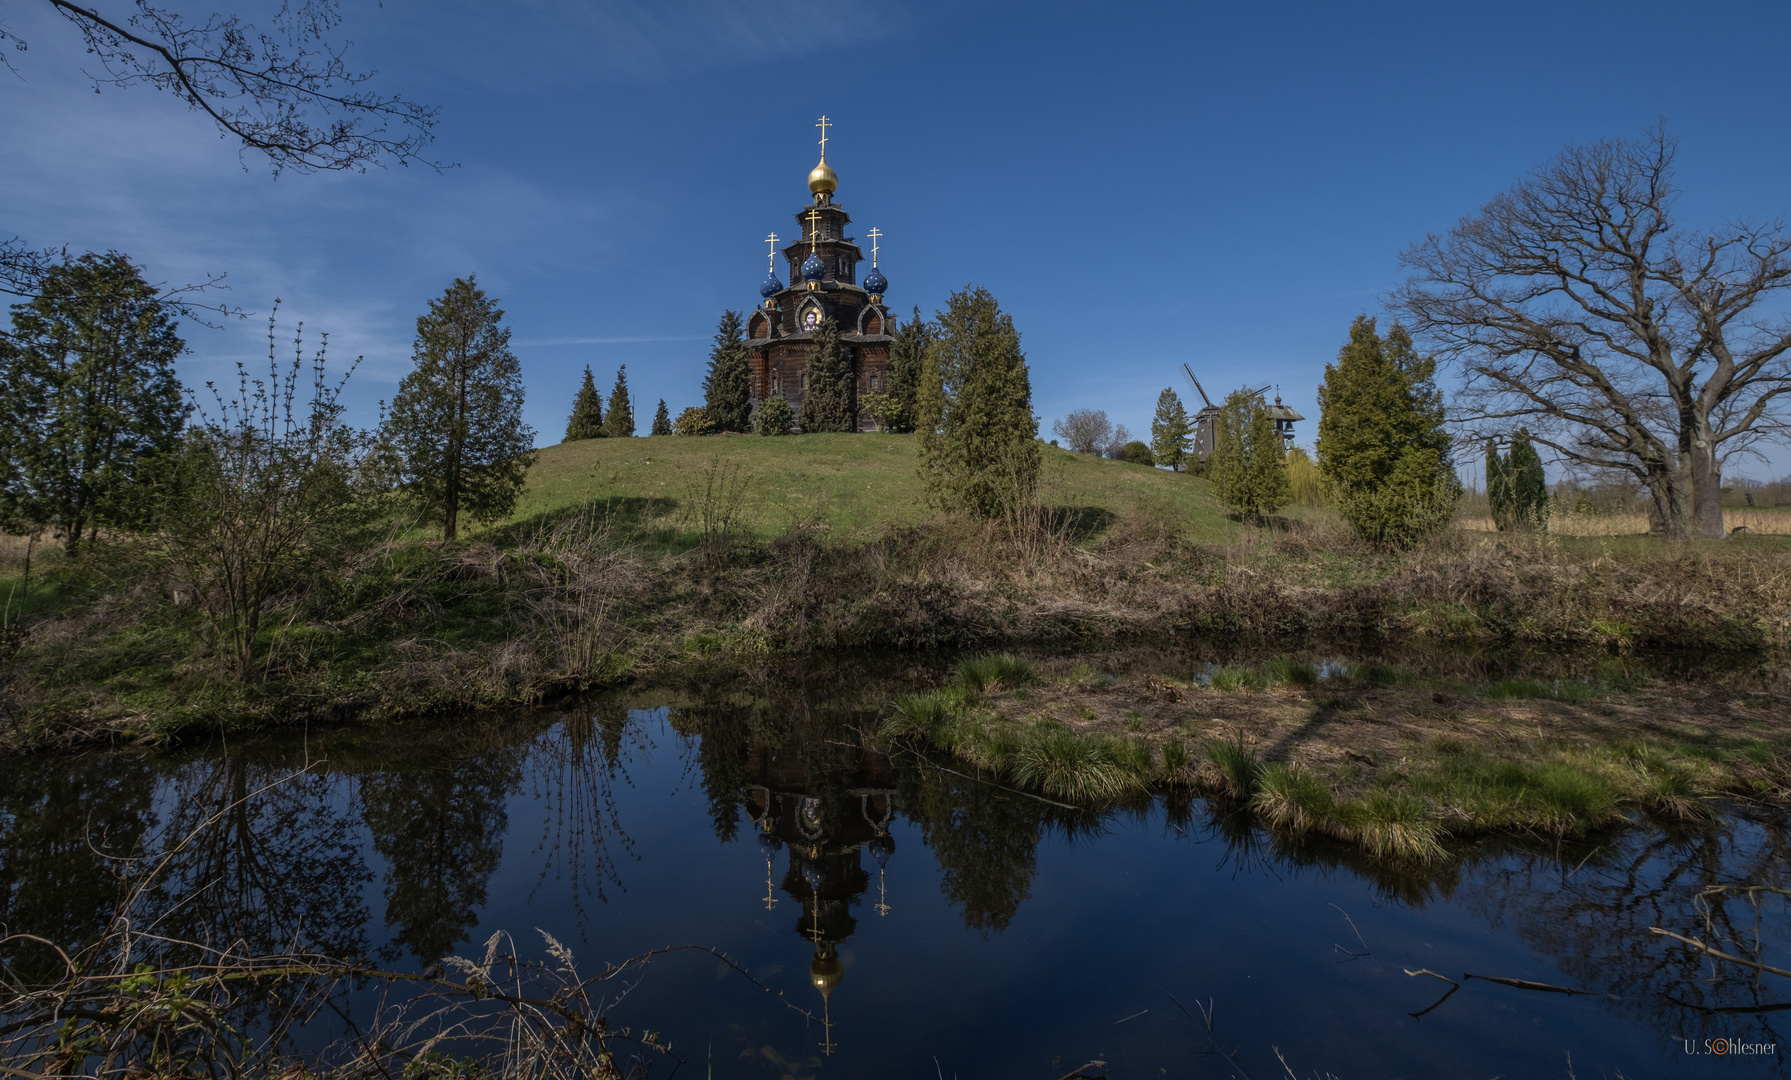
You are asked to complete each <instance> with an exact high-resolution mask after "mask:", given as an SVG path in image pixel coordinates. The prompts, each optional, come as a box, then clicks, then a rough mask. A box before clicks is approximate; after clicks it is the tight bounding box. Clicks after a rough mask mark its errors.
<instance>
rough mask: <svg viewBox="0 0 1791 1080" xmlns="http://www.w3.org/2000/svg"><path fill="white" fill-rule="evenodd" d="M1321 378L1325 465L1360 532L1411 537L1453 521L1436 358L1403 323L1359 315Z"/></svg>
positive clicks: (1388, 538)
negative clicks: (1379, 327) (1383, 328)
mask: <svg viewBox="0 0 1791 1080" xmlns="http://www.w3.org/2000/svg"><path fill="white" fill-rule="evenodd" d="M1349 335H1350V336H1349V342H1348V344H1346V345H1344V347H1343V348H1342V349H1341V350H1340V351H1339V352H1338V354H1337V362H1336V363H1335V364H1327V365H1326V366H1325V382H1324V385H1323V386H1321V387H1319V391H1318V404H1319V409H1320V413H1319V421H1318V465H1319V470H1320V472H1321V473H1322V474H1323V475H1324V478H1325V482H1326V484H1327V485H1329V487H1330V489H1331V493H1332V495H1333V497H1334V499H1335V501H1336V504H1337V508H1338V510H1339V512H1340V513H1342V515H1343V517H1344V519H1345V520H1346V521H1348V522H1349V523H1350V525H1351V527H1353V528H1354V529H1355V531H1356V532H1357V534H1358V535H1360V536H1362V537H1364V538H1366V539H1370V540H1376V541H1383V542H1388V543H1394V544H1409V543H1413V542H1416V541H1417V540H1418V539H1421V538H1422V537H1423V536H1425V535H1427V534H1429V533H1431V532H1434V531H1436V530H1437V529H1440V528H1442V527H1443V526H1444V525H1446V524H1447V523H1448V521H1449V517H1450V515H1451V513H1452V512H1453V509H1454V505H1455V500H1456V498H1457V497H1458V495H1459V484H1458V483H1457V482H1456V480H1455V473H1454V469H1453V467H1452V465H1451V462H1450V438H1449V434H1448V432H1447V431H1445V430H1444V428H1443V418H1444V414H1443V396H1442V393H1441V392H1440V391H1439V390H1437V387H1436V383H1435V381H1434V380H1435V374H1436V363H1435V361H1433V360H1430V359H1427V358H1425V357H1421V356H1419V355H1418V353H1417V350H1416V349H1415V348H1414V347H1413V345H1412V339H1411V336H1410V335H1408V334H1407V333H1406V331H1405V328H1404V327H1402V326H1400V325H1399V324H1397V323H1395V324H1394V325H1393V328H1392V329H1391V330H1389V331H1388V332H1387V336H1386V338H1385V339H1384V340H1383V339H1382V338H1381V336H1380V335H1379V334H1378V333H1376V331H1375V325H1374V320H1373V319H1371V318H1369V317H1368V316H1366V315H1359V316H1357V317H1356V320H1355V322H1354V323H1353V324H1351V326H1350V332H1349Z"/></svg>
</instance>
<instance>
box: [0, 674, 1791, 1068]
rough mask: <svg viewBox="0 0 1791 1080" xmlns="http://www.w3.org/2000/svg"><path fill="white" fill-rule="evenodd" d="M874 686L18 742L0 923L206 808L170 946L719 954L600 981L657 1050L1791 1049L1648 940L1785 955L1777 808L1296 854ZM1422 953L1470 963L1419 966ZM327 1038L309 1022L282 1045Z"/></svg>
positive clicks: (1735, 987) (1320, 1056)
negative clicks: (509, 947) (178, 742)
mask: <svg viewBox="0 0 1791 1080" xmlns="http://www.w3.org/2000/svg"><path fill="white" fill-rule="evenodd" d="M910 674H912V673H910ZM848 684H850V685H852V686H853V688H852V689H850V690H842V686H843V685H848ZM878 700H880V696H879V693H877V692H876V691H875V687H873V688H872V689H871V690H869V691H867V690H865V689H864V687H863V685H860V684H858V683H856V682H855V680H854V679H851V678H847V679H841V678H832V677H830V678H828V679H824V680H818V681H816V682H814V683H813V684H810V683H808V682H805V681H804V679H803V678H802V677H800V676H799V675H798V676H794V677H792V676H789V675H787V674H780V675H779V676H778V677H777V678H775V679H774V678H771V677H770V676H766V677H765V678H764V679H763V680H761V681H760V682H759V683H757V684H756V685H755V684H754V683H753V682H752V681H751V680H748V681H747V682H745V683H742V682H739V681H737V680H736V681H718V682H717V683H716V684H715V685H713V686H710V687H706V688H705V687H702V686H695V687H685V688H682V689H680V690H679V691H677V692H676V693H672V692H669V691H668V692H662V693H659V694H657V695H654V694H643V695H640V696H637V697H634V698H626V697H622V698H612V699H606V700H604V701H601V702H598V703H596V704H587V705H583V706H581V707H579V708H577V709H570V710H559V711H544V712H539V713H532V714H527V715H511V716H504V717H493V716H486V717H475V718H466V719H455V720H453V721H451V722H450V721H446V720H437V721H433V722H431V723H428V724H415V725H405V726H400V727H393V728H385V729H379V730H367V729H334V730H327V731H316V730H312V731H308V732H306V731H293V732H290V733H284V734H281V735H279V736H277V737H261V738H257V739H255V740H253V741H248V742H243V741H233V742H229V743H227V744H226V743H219V744H217V745H214V746H208V747H205V748H202V749H189V750H186V751H183V752H175V753H163V754H155V755H152V754H145V753H122V752H118V753H107V754H91V755H84V756H80V757H75V758H69V757H39V758H32V759H28V760H25V761H23V762H15V763H12V764H11V765H9V767H8V769H7V770H6V774H5V775H4V777H0V883H3V885H4V893H3V894H0V895H3V899H4V911H3V914H0V918H3V921H4V923H5V924H6V926H7V927H8V928H9V929H11V930H14V931H18V930H25V931H29V932H31V933H35V934H38V935H41V936H43V937H46V938H50V939H52V940H56V941H59V942H69V943H72V942H79V941H82V940H83V938H84V935H91V934H92V933H93V932H94V928H95V927H96V926H98V925H99V924H100V923H101V922H103V921H104V919H105V916H106V913H107V912H108V911H110V910H111V905H112V903H113V901H114V898H115V892H116V884H115V877H114V869H115V864H113V863H111V862H110V861H108V860H107V859H106V858H105V857H103V856H102V855H101V854H100V852H102V851H113V852H120V851H127V850H132V849H135V848H138V847H141V846H148V847H151V848H156V847H159V848H161V849H163V850H166V849H168V848H169V847H170V846H171V843H172V841H173V840H174V839H175V838H182V837H187V836H189V835H191V836H193V837H194V839H193V841H192V842H190V843H188V844H187V845H186V846H185V847H184V848H181V849H180V850H179V851H178V852H177V853H176V855H175V856H174V859H173V861H172V863H171V871H170V874H169V876H168V879H167V881H166V883H165V885H164V886H163V887H162V888H161V889H160V890H158V893H157V895H156V896H154V897H151V898H150V899H149V901H148V902H149V903H150V904H151V905H152V906H154V907H156V911H155V912H154V913H153V915H154V919H155V925H156V926H157V927H158V929H159V930H160V931H161V932H164V933H166V934H168V935H169V936H172V937H177V938H184V939H187V940H213V941H223V940H241V941H242V942H243V943H244V945H245V947H246V948H249V949H252V950H259V951H266V952H272V951H277V950H279V949H281V948H282V947H284V946H286V945H288V944H291V943H295V942H296V943H300V944H303V945H305V946H307V947H312V948H316V949H319V950H323V951H326V952H329V953H332V954H334V955H339V956H358V955H367V956H370V957H373V958H375V959H376V960H377V961H378V962H379V963H381V964H383V965H386V966H389V967H395V968H400V969H404V970H419V971H420V970H424V969H427V968H429V967H430V966H431V965H433V964H435V963H437V962H438V961H440V960H441V959H442V957H444V956H446V955H450V954H463V955H476V954H478V953H479V952H480V951H482V949H483V948H484V944H485V942H486V941H487V939H488V938H489V937H490V936H491V935H492V934H493V933H495V932H498V931H505V932H508V933H509V934H511V935H513V936H514V938H515V939H516V943H517V947H518V948H519V950H521V951H523V952H525V953H526V952H531V951H533V952H542V951H543V950H544V949H545V943H544V939H543V938H541V937H540V936H539V935H538V933H537V931H544V932H546V933H547V934H550V935H552V936H553V938H555V939H556V940H557V941H559V942H561V943H563V944H564V945H565V946H566V947H567V948H569V949H570V950H571V951H572V952H573V953H574V954H575V955H576V956H577V958H578V960H579V962H580V964H581V965H588V966H590V967H591V968H597V967H601V965H602V964H603V963H604V962H606V961H618V960H622V959H625V958H628V957H632V956H635V955H637V954H641V953H645V952H647V951H649V950H652V949H656V948H660V947H663V946H667V945H678V944H701V945H707V946H712V947H714V948H716V949H718V950H720V951H721V952H722V953H725V954H726V956H727V957H729V958H730V959H731V960H732V961H734V962H735V963H736V964H737V965H738V966H739V968H741V969H743V970H744V972H746V973H747V974H745V975H743V974H740V973H738V972H736V971H735V970H733V969H731V968H730V967H728V966H727V965H725V964H723V963H722V962H721V961H720V960H718V959H716V958H715V957H714V956H712V955H710V954H707V953H694V952H685V953H669V954H666V955H663V956H660V957H658V958H656V959H655V960H653V961H652V963H651V964H650V965H648V966H647V967H646V968H645V969H644V974H643V975H642V976H641V977H640V978H639V980H638V983H637V984H635V985H634V989H632V991H630V992H629V993H628V994H627V996H626V997H625V999H623V1000H621V1001H619V1002H617V1003H616V1004H614V1005H613V1007H612V1010H613V1011H612V1013H611V1015H612V1016H613V1017H614V1018H615V1022H616V1023H625V1024H631V1025H640V1026H644V1027H649V1028H651V1029H653V1030H655V1031H657V1032H659V1033H661V1034H662V1036H663V1037H664V1038H665V1039H666V1040H668V1041H669V1042H670V1043H671V1045H672V1049H673V1053H674V1055H675V1056H676V1058H678V1059H681V1060H682V1062H683V1064H682V1065H677V1063H676V1062H675V1061H673V1060H671V1059H661V1061H660V1063H659V1064H658V1065H657V1066H656V1067H655V1071H654V1075H670V1074H671V1073H672V1072H673V1071H674V1067H675V1066H676V1068H675V1071H676V1073H677V1075H680V1076H699V1077H700V1076H711V1075H712V1076H716V1077H798V1076H801V1077H809V1076H813V1077H825V1076H837V1077H854V1078H859V1077H863V1078H873V1077H889V1078H895V1077H902V1078H910V1080H912V1078H921V1077H942V1078H946V1077H957V1078H960V1080H972V1078H997V1077H1027V1078H1035V1077H1036V1078H1045V1080H1054V1078H1057V1077H1062V1076H1064V1075H1065V1074H1066V1073H1069V1072H1070V1071H1072V1070H1074V1069H1076V1068H1078V1067H1079V1066H1082V1065H1084V1064H1085V1063H1088V1062H1091V1061H1100V1062H1104V1063H1105V1064H1104V1065H1103V1066H1101V1067H1099V1068H1096V1069H1093V1070H1090V1071H1091V1072H1093V1073H1099V1074H1102V1075H1107V1076H1112V1077H1158V1076H1195V1077H1199V1076H1212V1077H1225V1076H1240V1077H1255V1078H1262V1077H1271V1076H1287V1075H1288V1074H1289V1073H1291V1074H1293V1075H1294V1076H1297V1077H1299V1078H1302V1080H1304V1078H1306V1077H1311V1076H1321V1077H1322V1076H1335V1077H1338V1078H1342V1080H1354V1078H1359V1077H1402V1076H1410V1077H1430V1076H1450V1077H1470V1076H1473V1077H1491V1076H1506V1077H1515V1076H1539V1077H1568V1076H1579V1077H1594V1076H1599V1077H1615V1076H1617V1075H1619V1074H1621V1075H1622V1076H1625V1077H1630V1078H1641V1077H1655V1076H1679V1075H1688V1076H1689V1075H1723V1076H1734V1075H1783V1074H1784V1073H1785V1072H1786V1069H1785V1065H1784V1061H1785V1055H1784V1053H1783V1051H1782V1048H1778V1049H1775V1051H1774V1052H1773V1053H1769V1054H1763V1055H1756V1056H1747V1057H1739V1056H1735V1055H1721V1054H1715V1053H1711V1052H1709V1051H1710V1050H1711V1049H1712V1048H1715V1047H1716V1046H1717V1044H1715V1043H1712V1042H1707V1040H1719V1039H1730V1040H1735V1041H1736V1042H1739V1043H1747V1044H1761V1043H1769V1044H1779V1043H1780V1042H1781V1039H1780V1035H1779V1030H1778V1029H1779V1026H1780V1025H1781V1024H1782V1023H1783V1022H1784V1018H1786V1017H1787V1016H1791V1006H1788V1005H1783V1004H1781V1003H1782V1002H1787V1001H1791V980H1785V979H1780V978H1777V977H1774V976H1760V977H1744V976H1745V974H1746V973H1745V971H1744V969H1741V968H1737V967H1734V966H1728V967H1726V968H1724V969H1723V972H1722V974H1723V975H1724V979H1723V980H1721V981H1712V978H1713V970H1714V969H1713V968H1712V965H1711V963H1710V962H1709V961H1707V960H1702V959H1700V958H1698V957H1697V956H1696V955H1695V954H1693V953H1692V951H1691V950H1690V949H1688V948H1686V947H1684V946H1681V945H1679V944H1678V943H1676V942H1673V941H1671V940H1669V939H1666V938H1663V937H1660V936H1658V935H1654V934H1651V933H1650V932H1649V928H1650V927H1662V928H1665V929H1669V930H1672V931H1674V932H1677V933H1683V934H1689V935H1692V936H1698V937H1704V938H1714V939H1721V940H1724V941H1729V942H1743V943H1745V944H1747V945H1748V947H1750V948H1751V947H1755V946H1758V947H1759V948H1760V950H1761V955H1762V956H1763V957H1764V958H1765V960H1766V961H1767V962H1768V963H1776V964H1779V965H1784V964H1785V961H1786V959H1787V958H1791V953H1788V952H1787V946H1791V913H1787V912H1786V911H1785V910H1784V905H1783V902H1782V901H1783V898H1782V897H1780V896H1776V895H1771V894H1768V895H1767V897H1766V899H1765V900H1764V901H1763V902H1761V903H1759V904H1757V905H1754V904H1750V903H1748V902H1746V901H1744V900H1743V899H1739V898H1736V897H1734V896H1722V895H1718V896H1710V895H1705V896H1703V897H1702V898H1701V896H1700V894H1701V892H1702V891H1703V890H1706V889H1707V888H1708V887H1710V886H1715V885H1731V884H1743V883H1746V884H1754V885H1770V886H1775V887H1779V888H1787V887H1791V862H1788V861H1787V858H1786V857H1787V855H1788V854H1791V830H1788V829H1787V826H1786V822H1784V821H1783V820H1780V819H1779V818H1778V817H1776V816H1773V815H1771V814H1766V813H1757V812H1755V811H1753V810H1750V809H1748V808H1746V807H1733V808H1730V811H1729V812H1728V813H1727V814H1726V815H1725V816H1724V817H1723V818H1722V819H1721V820H1720V821H1719V822H1716V823H1714V824H1711V825H1708V826H1700V827H1697V828H1686V829H1681V830H1676V831H1663V830H1662V829H1661V828H1660V827H1658V826H1652V825H1637V826H1635V827H1632V828H1627V829H1623V830H1619V831H1614V832H1608V833H1605V834H1602V835H1599V836H1596V837H1593V838H1590V839H1589V840H1587V841H1585V842H1556V841H1553V840H1546V839H1538V838H1520V837H1499V838H1493V839H1489V840H1487V841H1485V842H1482V843H1480V844H1478V845H1476V846H1473V847H1471V848H1467V849H1465V850H1463V851H1461V852H1460V853H1459V857H1458V858H1456V859H1455V860H1453V861H1451V862H1450V863H1449V864H1448V865H1446V866H1443V867H1440V868H1433V869H1432V870H1429V871H1417V870H1413V869H1410V868H1401V867H1397V866H1387V865H1377V864H1375V863H1373V862H1371V861H1370V860H1368V859H1366V858H1365V857H1363V856H1361V855H1359V854H1358V853H1355V852H1353V851H1351V850H1348V849H1345V848H1342V847H1336V846H1327V845H1323V844H1304V845H1294V844H1289V843H1286V842H1283V841H1281V840H1278V839H1277V838H1275V837H1274V836H1272V835H1270V834H1268V833H1267V832H1265V831H1264V830H1262V829H1261V828H1260V827H1258V826H1257V825H1255V824H1254V823H1252V822H1251V821H1249V820H1248V819H1247V818H1245V817H1242V816H1240V815H1239V813H1238V812H1236V811H1234V810H1231V809H1228V808H1226V807H1223V806H1219V805H1215V804H1208V803H1206V802H1203V801H1200V800H1191V799H1175V798H1168V799H1165V798H1161V797H1159V798H1156V799H1152V800H1141V801H1139V802H1137V803H1135V804H1131V805H1126V806H1122V807H1116V808H1110V809H1106V810H1103V811H1100V812H1087V811H1080V810H1074V809H1070V808H1067V807H1063V806H1060V805H1056V804H1052V803H1049V802H1046V801H1043V800H1040V799H1037V798H1034V797H1030V796H1027V795H1024V794H1021V793H1017V792H1014V791H1011V790H1008V789H1005V788H1003V787H1001V786H999V785H995V784H991V783H988V782H984V781H981V780H978V779H975V778H972V777H968V776H963V775H959V774H958V773H956V772H954V771H952V770H951V769H949V768H947V767H945V763H939V762H929V761H926V760H924V759H921V758H917V757H913V756H897V757H895V758H891V757H888V756H885V755H883V754H879V753H876V752H873V751H871V750H868V749H866V748H865V747H864V745H863V743H862V742H861V740H860V738H859V737H858V734H857V731H858V730H860V729H862V728H863V727H864V726H865V725H866V724H867V723H869V722H870V721H871V719H872V718H873V716H874V713H875V709H876V704H875V703H876V701H878ZM295 774H296V775H295ZM288 777H290V779H283V778H288ZM263 789H265V790H263ZM214 817H215V818H216V820H215V821H214V822H213V824H212V825H210V826H209V827H207V828H204V829H199V828H198V826H199V825H200V823H202V822H204V821H206V820H208V819H211V818H214ZM11 959H12V960H14V961H15V962H17V963H20V964H26V963H27V961H26V960H24V959H21V958H20V957H19V956H17V955H15V956H12V957H11ZM1426 970H1427V971H1430V972H1436V973H1438V974H1439V975H1442V976H1446V977H1447V978H1448V979H1449V980H1452V981H1453V983H1454V984H1459V985H1458V987H1457V988H1454V989H1452V984H1451V982H1446V981H1444V980H1443V979H1439V978H1437V977H1434V976H1432V975H1429V974H1420V975H1416V976H1414V975H1410V974H1408V972H1417V971H1426ZM1466 974H1472V975H1475V976H1481V977H1493V978H1501V979H1508V980H1522V981H1526V982H1529V983H1541V984H1548V985H1550V986H1554V987H1565V988H1570V989H1574V990H1579V991H1585V992H1584V993H1576V994H1573V995H1567V994H1563V993H1558V992H1549V991H1545V990H1538V989H1529V988H1524V987H1520V986H1516V985H1511V984H1509V983H1501V982H1495V981H1489V979H1487V978H1473V979H1464V975H1466ZM748 976H750V978H749V977H748ZM755 983H756V984H757V985H755ZM761 987H762V988H761ZM766 989H769V990H771V991H774V993H766V992H765V991H766ZM780 995H781V996H780ZM357 1000H358V999H356V998H355V996H354V995H353V994H350V996H349V1000H348V1003H347V1005H346V1006H345V1007H346V1009H347V1010H348V1011H349V1012H350V1013H352V1011H353V1009H354V1007H355V1005H356V1001H357ZM362 1004H364V1002H362ZM335 1030H336V1028H335V1027H333V1026H332V1022H331V1021H329V1020H327V1019H326V1018H322V1017H320V1019H319V1020H318V1021H317V1022H316V1024H315V1025H314V1030H312V1031H310V1032H308V1033H307V1034H306V1035H305V1036H303V1038H304V1039H306V1040H309V1041H311V1042H313V1043H316V1044H319V1045H321V1043H322V1042H323V1041H327V1039H328V1038H329V1037H331V1035H332V1033H333V1032H334V1031H335ZM301 1049H302V1047H301Z"/></svg>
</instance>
